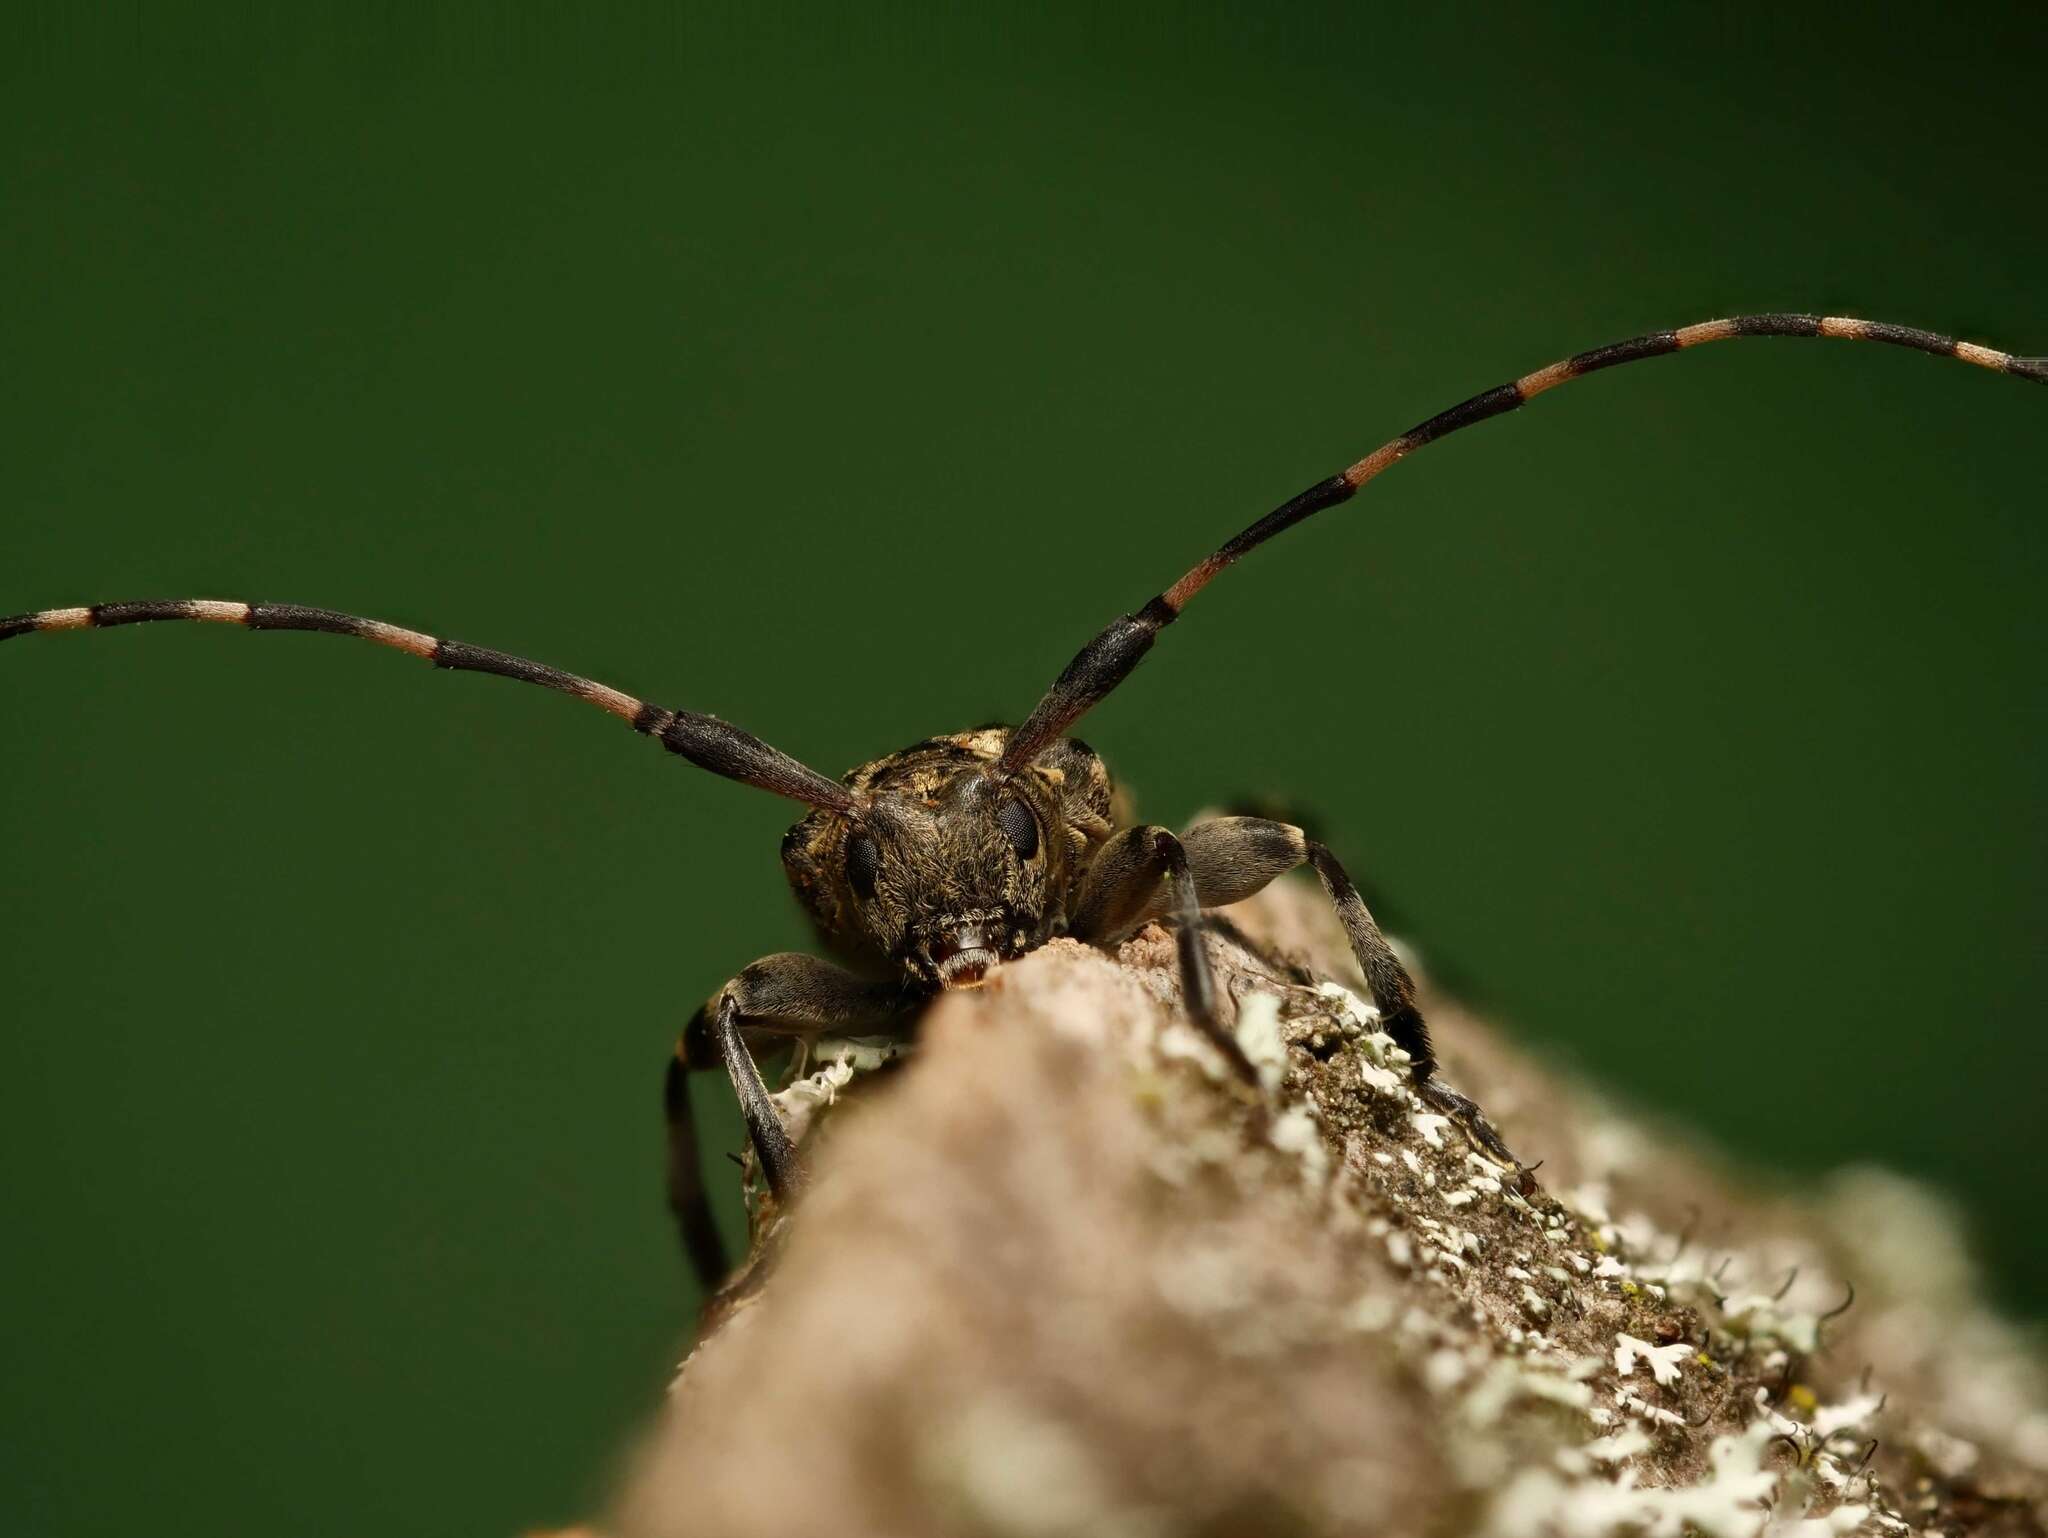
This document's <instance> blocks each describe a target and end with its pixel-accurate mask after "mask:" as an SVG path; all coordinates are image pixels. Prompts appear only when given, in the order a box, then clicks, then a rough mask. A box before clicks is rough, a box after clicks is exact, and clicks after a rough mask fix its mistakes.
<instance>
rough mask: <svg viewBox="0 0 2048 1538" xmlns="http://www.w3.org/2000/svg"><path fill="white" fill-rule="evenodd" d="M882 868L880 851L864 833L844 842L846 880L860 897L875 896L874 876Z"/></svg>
mask: <svg viewBox="0 0 2048 1538" xmlns="http://www.w3.org/2000/svg"><path fill="white" fill-rule="evenodd" d="M881 868H882V851H881V850H879V849H877V848H876V847H875V841H874V840H873V839H871V838H869V837H868V836H867V835H866V834H865V833H856V834H854V835H853V837H852V838H850V839H848V840H847V841H846V879H847V880H848V881H850V882H851V883H853V889H854V891H856V892H858V893H859V894H860V895H861V896H862V897H873V896H874V895H875V875H876V873H877V872H878V871H880V870H881Z"/></svg>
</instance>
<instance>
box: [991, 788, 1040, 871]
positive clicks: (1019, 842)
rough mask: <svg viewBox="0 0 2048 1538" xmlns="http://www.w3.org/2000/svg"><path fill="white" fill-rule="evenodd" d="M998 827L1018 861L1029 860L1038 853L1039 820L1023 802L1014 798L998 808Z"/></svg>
mask: <svg viewBox="0 0 2048 1538" xmlns="http://www.w3.org/2000/svg"><path fill="white" fill-rule="evenodd" d="M996 826H997V827H999V828H1001V829H1002V830H1003V837H1004V838H1006V839H1008V840H1009V841H1010V847H1011V848H1012V849H1014V850H1016V851H1017V858H1018V859H1020V860H1028V859H1030V858H1031V857H1032V856H1033V855H1035V854H1037V853H1038V819H1037V818H1036V817H1033V816H1032V815H1031V808H1030V807H1028V806H1026V805H1025V804H1024V803H1023V802H1022V801H1019V800H1017V799H1016V798H1015V797H1014V796H1013V797H1009V798H1007V799H1005V800H1004V802H1003V804H1002V805H1001V806H998V807H997V808H996Z"/></svg>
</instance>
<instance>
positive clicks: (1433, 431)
mask: <svg viewBox="0 0 2048 1538" xmlns="http://www.w3.org/2000/svg"><path fill="white" fill-rule="evenodd" d="M1751 336H1797V337H1826V338H1833V339H1836V340H1840V341H1849V342H1884V343H1887V344H1888V345H1890V346H1893V347H1910V348H1912V349H1913V350H1914V351H1916V352H1925V353H1933V354H1934V355H1935V356H1937V357H1942V358H1956V359H1960V360H1961V361H1962V362H1964V363H1973V364H1975V365H1976V366H1977V367H1978V368H1986V369H1990V370H1991V371H1992V372H1993V373H1997V374H2011V375H2013V376H2014V377H2016V378H2019V379H2031V380H2033V381H2034V382H2035V383H2036V384H2048V358H2021V357H2015V356H2014V355H2013V354H2011V353H2008V352H1999V351H1997V350H1996V349H1995V348H1990V347H1981V346H1979V345H1978V344H1977V343H1975V342H1959V341H1957V340H1955V339H1954V338H1953V337H1946V336H1939V335H1937V334H1936V333H1934V332H1932V331H1920V330H1916V329H1915V328H1914V327H1911V326H1895V325H1891V324H1890V323H1888V322H1885V321H1874V320H1853V319H1851V318H1849V317H1848V316H1844V315H1785V314H1771V315H1737V316H1734V317H1732V318H1730V319H1727V320H1708V321H1701V322H1700V323H1699V324H1698V325H1693V326H1681V327H1680V328H1679V329H1677V330H1675V331H1653V332H1651V333H1650V334H1649V335H1648V336H1639V337H1632V338H1630V339H1629V340H1628V341H1626V342H1611V343H1609V344H1608V345H1607V346H1605V347H1596V348H1594V349H1593V350H1592V351H1591V352H1582V353H1579V354H1577V355H1575V356H1573V357H1570V358H1566V359H1564V360H1563V361H1562V362H1560V363H1553V364H1550V365H1549V366H1548V367H1546V368H1540V369H1537V370H1536V371H1535V372H1534V373H1531V374H1524V375H1522V377H1521V378H1519V379H1516V380H1513V381H1511V382H1509V383H1507V384H1504V385H1495V386H1494V387H1493V388H1492V389H1491V390H1484V391H1481V392H1480V393H1479V394H1477V395H1475V396H1473V397H1472V398H1471V399H1470V400H1465V401H1460V402H1459V403H1458V404H1457V405H1455V406H1453V407H1451V408H1450V409H1449V410H1448V411H1439V412H1438V413H1437V414H1436V415H1435V416H1433V417H1430V418H1429V419H1427V420H1426V421H1423V422H1419V423H1417V424H1416V425H1415V426H1414V427H1411V428H1409V429H1408V431H1407V432H1405V433H1403V434H1401V436H1400V437H1398V438H1394V439H1391V440H1389V441H1388V442H1386V443H1383V444H1381V445H1380V446H1379V447H1378V448H1376V449H1374V450H1373V451H1372V452H1371V453H1370V454H1368V455H1366V456H1365V458H1363V459H1361V460H1359V461H1358V463H1356V464H1354V465H1352V466H1351V467H1350V468H1349V469H1347V470H1344V471H1342V472H1341V473H1339V474H1337V475H1333V476H1331V477H1330V478H1329V479H1328V480H1326V481H1318V482H1317V483H1316V484H1315V485H1313V486H1311V487H1309V488H1308V490H1306V491H1304V492H1302V493H1300V494H1299V495H1298V496H1295V497H1291V498H1289V499H1288V500H1287V501H1285V502H1283V503H1281V504H1280V505H1279V506H1278V507H1276V508H1274V509H1273V511H1272V512H1270V513H1268V514H1266V516H1265V517H1263V518H1261V519H1260V520H1259V521H1258V522H1257V523H1254V524H1252V525H1251V526H1250V527H1249V528H1247V529H1245V530H1244V532H1242V533H1241V534H1239V535H1238V536H1237V537H1236V538H1235V539H1233V540H1231V541H1229V542H1228V543H1227V544H1224V545H1222V546H1220V547H1219V548H1218V549H1217V550H1216V552H1215V553H1214V554H1212V555H1210V556H1209V557H1208V558H1207V559H1206V560H1204V561H1202V562H1201V563H1200V564H1199V565H1196V566H1193V567H1190V568H1189V569H1188V571H1187V572H1186V573H1185V574H1184V575H1183V576H1182V577H1181V579H1180V580H1179V581H1178V582H1176V583H1174V584H1173V586H1172V587H1170V588H1168V589H1167V590H1166V591H1165V592H1163V593H1161V594H1159V596H1158V597H1156V598H1154V599H1153V600H1152V601H1151V602H1150V603H1148V604H1146V605H1145V606H1144V607H1143V608H1141V609H1138V610H1136V611H1134V612H1133V613H1130V614H1126V615H1124V616H1123V617H1122V618H1120V619H1117V620H1113V621H1112V622H1111V623H1110V624H1109V625H1108V626H1107V627H1106V628H1104V629H1103V631H1102V632H1101V633H1100V634H1099V635H1097V636H1096V637H1095V639H1094V640H1092V641H1090V642H1089V643H1088V644H1087V645H1086V646H1084V647H1082V648H1081V650H1080V651H1079V652H1078V653H1076V654H1075V656H1074V660H1073V661H1072V662H1070V663H1068V664H1067V666H1066V669H1065V671H1064V672H1062V673H1061V674H1060V676H1059V677H1058V679H1057V680H1055V681H1054V683H1053V686H1052V687H1051V688H1050V689H1048V690H1047V691H1046V693H1045V697H1044V698H1043V699H1041V700H1040V701H1039V702H1038V704H1037V706H1036V707H1035V708H1034V709H1033V710H1032V712H1031V714H1030V716H1029V717H1028V718H1027V719H1026V720H1025V722H1024V724H1023V725H1022V726H1020V727H1018V728H1017V730H1016V731H1015V732H1013V733H1011V735H1010V740H1009V744H1008V746H1007V747H1006V748H1005V750H1004V752H1003V757H1002V762H1001V765H1000V771H999V772H1001V773H1004V774H1014V773H1016V772H1017V771H1018V770H1020V769H1022V768H1023V767H1024V766H1025V765H1027V764H1029V763H1030V762H1031V761H1032V760H1033V759H1035V758H1036V757H1037V756H1038V755H1039V754H1040V753H1042V752H1044V751H1045V749H1046V748H1047V747H1049V746H1051V744H1052V743H1053V741H1054V740H1055V739H1056V738H1058V737H1060V736H1062V735H1063V734H1064V733H1065V732H1066V730H1067V728H1068V727H1070V726H1072V725H1073V724H1074V723H1075V722H1076V721H1078V720H1079V719H1080V718H1081V717H1082V716H1083V715H1085V714H1086V713H1087V712H1088V711H1089V710H1091V709H1092V708H1093V707H1094V706H1096V705H1098V704H1100V703H1101V702H1102V701H1103V700H1104V699H1105V698H1107V697H1108V695H1109V693H1110V691H1111V690H1113V689H1115V688H1116V686H1117V685H1118V684H1120V683H1122V682H1123V681H1124V679H1125V678H1127V677H1129V676H1130V672H1131V669H1133V668H1134V667H1136V666H1137V665H1138V663H1139V662H1140V661H1141V660H1143V658H1144V656H1145V653H1147V652H1148V651H1150V650H1151V649H1152V643H1153V642H1154V641H1155V640H1157V639H1158V636H1159V632H1160V631H1161V630H1164V629H1165V628H1166V627H1167V626H1168V625H1170V624H1172V623H1173V622H1174V621H1175V620H1176V619H1178V618H1179V617H1180V611H1181V610H1182V609H1183V608H1185V607H1186V606H1187V603H1188V600H1189V599H1191V598H1193V597H1194V596H1195V594H1197V593H1199V592H1201V590H1202V589H1203V588H1205V587H1207V586H1208V585H1209V584H1210V582H1212V581H1213V580H1215V578H1216V576H1217V574H1218V573H1220V572H1222V571H1223V570H1224V569H1225V568H1226V567H1229V566H1233V565H1235V564H1236V563H1237V562H1238V561H1240V560H1242V559H1243V558H1244V557H1245V556H1247V555H1249V554H1251V552H1252V551H1254V550H1256V549H1257V548H1258V547H1259V546H1260V545H1263V544H1264V543H1265V542H1266V541H1267V540H1269V539H1271V538H1272V537H1273V536H1274V535H1276V534H1279V533H1282V532H1284V531H1285V530H1288V529H1291V528H1293V527H1294V526H1295V525H1296V524H1297V523H1300V522H1302V521H1303V520H1304V519H1307V518H1310V517H1312V516H1314V515H1315V514H1316V513H1319V512H1321V511H1322V510H1323V509H1324V508H1326V507H1334V506H1336V505H1337V504H1338V503H1339V502H1344V501H1348V500H1349V499H1350V498H1351V497H1352V496H1353V495H1355V494H1356V493H1357V492H1358V490H1359V488H1360V487H1362V486H1364V485H1365V483H1366V482H1367V481H1369V480H1371V479H1372V478H1373V477H1374V476H1376V475H1378V474H1379V473H1380V472H1381V471H1382V470H1385V469H1387V468H1388V467H1389V466H1390V465H1392V464H1394V463H1395V461H1397V460H1401V459H1405V458H1407V457H1408V456H1409V455H1410V454H1412V453H1414V452H1415V451H1416V450H1417V449H1419V448H1423V447H1425V446H1427V445H1428V444H1431V443H1434V442H1436V440H1437V439H1439V438H1443V437H1447V436H1449V435H1450V434H1451V433H1454V432H1457V431H1458V430H1459V429H1460V428H1465V427H1471V426H1472V425H1474V424H1475V423H1478V422H1484V421H1485V420H1486V419H1487V418H1489V417H1497V416H1499V415H1501V414H1502V413H1503V412H1508V411H1513V410H1514V409H1515V408H1516V407H1518V406H1520V405H1522V404H1523V403H1524V402H1525V401H1528V400H1531V399H1533V398H1534V397H1536V396H1538V395H1541V394H1542V393H1543V392H1544V391H1545V390H1550V389H1555V388H1556V387H1557V386H1558V385H1561V384H1564V383H1565V382H1566V381H1567V380H1572V379H1577V378H1580V377H1581V376H1582V375H1586V374H1592V373H1597V372H1599V371H1600V370H1601V369H1607V368H1614V367H1615V366H1617V365H1619V364H1623V363H1636V362H1640V361H1641V360H1642V359H1645V358H1660V357H1662V356H1664V354H1666V353H1672V352H1680V351H1683V350H1684V349H1685V348H1688V347H1697V346H1699V345H1701V344H1702V343H1704V342H1725V341H1731V340H1733V339H1735V338H1737V337H1751Z"/></svg>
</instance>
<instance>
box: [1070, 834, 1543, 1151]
mask: <svg viewBox="0 0 2048 1538" xmlns="http://www.w3.org/2000/svg"><path fill="white" fill-rule="evenodd" d="M1155 831H1157V830H1153V829H1149V828H1131V829H1127V830H1125V831H1124V832H1123V833H1120V834H1118V835H1117V836H1116V837H1115V838H1114V839H1112V840H1111V841H1110V842H1109V843H1108V844H1105V845H1104V846H1103V848H1102V852H1101V853H1100V854H1098V855H1097V856H1096V859H1095V864H1094V866H1093V867H1092V868H1091V870H1090V871H1089V875H1088V880H1087V882H1086V883H1085V884H1084V886H1083V887H1082V890H1081V895H1080V899H1079V901H1078V903H1077V904H1076V909H1075V919H1074V924H1073V932H1074V933H1075V934H1076V935H1078V936H1080V937H1081V938H1083V939H1111V938H1114V937H1115V936H1117V935H1119V934H1122V933H1125V932H1127V931H1128V930H1130V929H1133V928H1135V927H1136V926H1137V925H1139V924H1141V923H1143V922H1145V921H1146V920H1148V919H1153V918H1161V917H1164V916H1165V915H1167V914H1169V913H1172V912H1174V911H1175V903H1174V896H1173V893H1172V891H1171V890H1170V884H1168V883H1163V882H1162V881H1161V879H1160V874H1159V870H1158V867H1157V865H1156V863H1155V864H1153V866H1152V868H1151V869H1150V870H1148V869H1147V868H1146V867H1147V863H1148V854H1149V851H1150V848H1151V845H1152V842H1153V835H1154V833H1155ZM1178 847H1180V848H1182V849H1184V850H1185V851H1186V860H1187V863H1188V867H1189V869H1190V871H1191V872H1192V874H1193V877H1194V887H1195V891H1196V894H1197V896H1198V899H1199V901H1200V904H1201V906H1202V907H1204V908H1220V907H1223V906H1225V905H1226V904H1229V903H1234V902H1242V901H1243V900H1244V899H1245V898H1247V897H1250V896H1252V895H1253V894H1254V893H1255V892H1258V891H1261V890H1262V889H1264V888H1265V887H1266V886H1267V885H1268V884H1269V883H1271V882H1272V881H1274V880H1275V879H1276V878H1278V877H1280V876H1283V875H1285V874H1286V873H1287V872H1289V871H1291V870H1295V869H1297V868H1299V867H1300V866H1303V865H1312V866H1314V867H1315V872H1316V876H1317V877H1318V879H1320V880H1321V882H1322V884H1323V891H1324V892H1325V893H1326V894H1327V895H1328V897H1329V899H1330V904H1331V906H1332V907H1334V908H1335V909H1336V910H1337V917H1338V919H1339V920H1340V921H1341V922H1342V923H1343V925H1344V934H1345V937H1346V938H1347V939H1348V940H1349V941H1350V942H1351V954H1352V956H1353V957H1354V958H1355V959H1356V960H1357V962H1358V968H1359V970H1360V971H1361V972H1363V973H1364V974H1365V985H1366V990H1367V992H1368V993H1370V994H1371V996H1372V1002H1373V1006H1374V1008H1376V1009H1377V1010H1378V1011H1379V1013H1380V1024H1381V1028H1382V1029H1384V1030H1385V1031H1386V1033H1387V1034H1388V1035H1389V1036H1391V1037H1393V1039H1394V1043H1395V1045H1397V1046H1399V1047H1400V1048H1401V1049H1402V1050H1403V1051H1404V1052H1406V1053H1407V1054H1408V1057H1409V1074H1410V1077H1411V1078H1412V1079H1413V1081H1414V1085H1415V1089H1416V1092H1417V1093H1418V1094H1420V1095H1422V1096H1423V1097H1424V1098H1426V1099H1428V1100H1430V1101H1431V1102H1433V1103H1435V1104H1437V1105H1439V1106H1443V1107H1446V1108H1448V1109H1451V1110H1455V1111H1457V1112H1458V1113H1460V1114H1461V1115H1462V1116H1463V1117H1464V1118H1465V1120H1466V1122H1467V1124H1468V1125H1469V1126H1471V1128H1472V1130H1473V1132H1474V1134H1475V1135H1476V1136H1477V1137H1478V1138H1479V1140H1480V1141H1481V1142H1482V1143H1484V1144H1486V1146H1487V1147H1488V1149H1489V1150H1490V1151H1492V1152H1493V1153H1494V1154H1496V1155H1498V1156H1499V1157H1501V1158H1503V1159H1507V1160H1509V1161H1510V1162H1519V1161H1516V1160H1515V1159H1514V1156H1513V1155H1512V1154H1510V1153H1509V1152H1508V1149H1507V1145H1506V1144H1505V1143H1503V1142H1502V1141H1501V1137H1500V1134H1499V1133H1498V1132H1496V1131H1495V1130H1494V1128H1493V1124H1492V1123H1491V1122H1489V1121H1488V1120H1487V1119H1486V1117H1485V1116H1484V1115H1482V1114H1481V1113H1480V1110H1479V1107H1478V1106H1476V1105H1475V1104H1473V1102H1472V1101H1471V1100H1469V1099H1467V1098H1466V1097H1465V1096H1463V1095H1461V1094H1459V1093H1458V1092H1457V1091H1456V1090H1454V1089H1452V1088H1450V1087H1449V1086H1448V1085H1446V1084H1443V1083H1441V1082H1440V1081H1438V1080H1437V1079H1436V1078H1435V1077H1434V1075H1435V1073H1436V1050H1435V1048H1434V1046H1433V1045H1432V1044H1431V1042H1430V1039H1429V1027H1428V1026H1427V1025H1426V1024H1425V1023H1424V1022H1423V1018H1422V1011H1421V1009H1420V1008H1418V1007H1417V1005H1416V1002H1415V980H1414V979H1413V978H1411V977H1410V976H1409V975H1408V969H1407V968H1406V967H1405V966H1403V965H1402V964H1401V958H1400V957H1399V956H1397V955H1395V954H1394V948H1393V946H1391V945H1389V944H1388V943H1387V937H1386V936H1385V935H1384V934H1382V933H1381V932H1380V926H1379V925H1378V923H1377V922H1375V921H1374V919H1373V916H1372V913H1371V911H1370V910H1368V909H1367V907H1366V906H1365V900H1364V899H1363V898H1361V897H1360V896H1359V895H1358V888H1357V887H1356V886H1355V885H1353V883H1352V880H1351V878H1350V876H1349V875H1347V874H1346V873H1345V870H1344V867H1343V865H1341V864H1340V863H1339V862H1338V860H1337V857H1336V855H1334V854H1332V853H1331V852H1330V850H1329V849H1328V848H1327V847H1326V846H1325V845H1323V844H1320V843H1318V842H1316V841H1315V840H1314V839H1312V838H1310V837H1309V836H1308V835H1307V834H1306V833H1303V832H1302V831H1301V829H1299V828H1297V827H1294V826H1293V825H1292V824H1290V823H1284V822H1275V821H1273V820H1272V819H1270V818H1266V817H1217V818H1212V819H1211V820H1209V821H1207V822H1198V823H1196V824H1195V825H1194V826H1193V827H1191V828H1189V829H1188V830H1187V831H1186V832H1185V833H1183V834H1182V835H1181V837H1180V839H1179V841H1178ZM1186 927H1187V926H1186V925H1183V929H1184V930H1185V929H1186Z"/></svg>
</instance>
